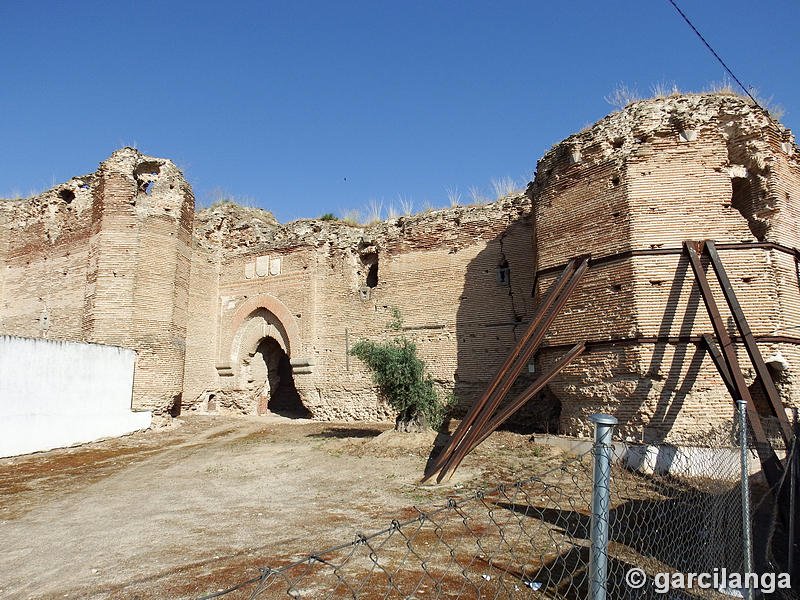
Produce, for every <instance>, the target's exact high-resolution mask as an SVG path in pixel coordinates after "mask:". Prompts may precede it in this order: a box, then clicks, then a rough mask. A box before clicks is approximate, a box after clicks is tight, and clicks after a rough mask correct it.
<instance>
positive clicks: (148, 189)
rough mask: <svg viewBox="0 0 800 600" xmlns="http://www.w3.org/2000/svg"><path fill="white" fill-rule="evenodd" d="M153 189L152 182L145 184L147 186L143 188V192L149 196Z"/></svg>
mask: <svg viewBox="0 0 800 600" xmlns="http://www.w3.org/2000/svg"><path fill="white" fill-rule="evenodd" d="M152 188H153V182H152V181H148V182H147V183H145V184H144V185H143V186H142V191H143V192H144V193H145V194H148V195H149V194H150V192H151V191H152Z"/></svg>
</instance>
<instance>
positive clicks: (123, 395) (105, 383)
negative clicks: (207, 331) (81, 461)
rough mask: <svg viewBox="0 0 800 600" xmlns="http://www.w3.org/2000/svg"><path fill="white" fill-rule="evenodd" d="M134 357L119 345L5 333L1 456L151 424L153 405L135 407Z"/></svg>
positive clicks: (0, 353)
mask: <svg viewBox="0 0 800 600" xmlns="http://www.w3.org/2000/svg"><path fill="white" fill-rule="evenodd" d="M135 361H136V353H135V352H134V351H133V350H128V349H126V348H118V347H116V346H102V345H99V344H81V343H76V342H55V341H50V340H37V339H28V338H19V337H9V336H2V337H0V456H15V455H17V454H25V453H28V452H36V451H39V450H49V449H51V448H59V447H62V446H70V445H72V444H77V443H82V442H90V441H92V440H97V439H100V438H104V437H113V436H117V435H123V434H125V433H130V432H131V431H136V430H137V429H146V428H147V427H149V426H150V417H151V415H150V412H149V411H143V412H133V411H131V392H132V389H133V369H134V364H135Z"/></svg>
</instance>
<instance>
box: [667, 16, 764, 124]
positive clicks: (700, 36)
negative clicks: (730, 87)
mask: <svg viewBox="0 0 800 600" xmlns="http://www.w3.org/2000/svg"><path fill="white" fill-rule="evenodd" d="M667 1H668V2H669V3H670V4H672V6H673V7H674V8H675V10H677V11H678V14H679V15H680V16H681V17H683V20H684V21H686V24H687V25H688V26H689V27H691V28H692V31H694V32H695V34H696V35H697V37H698V38H700V41H701V42H703V44H705V46H706V48H708V50H709V52H711V54H713V55H714V58H716V59H717V60H718V61H719V64H721V65H722V67H723V68H724V69H725V70H726V71H727V72H728V75H730V76H731V77H732V78H733V80H734V81H735V82H736V83H737V84H738V85H739V87H740V88H742V90H743V91H744V93H745V94H747V96H748V97H749V98H750V100H752V101H753V104H755V105H756V106H757V107H758V108H760V109H761V110H762V111H764V112H767V111H766V109H765V108H764V107H763V106H761V104H759V103H758V100H756V99H755V98H754V97H753V95H752V94H751V93H750V90H748V89H747V88H746V87H745V86H744V84H743V83H742V82H741V81H739V78H738V77H736V75H734V74H733V71H731V69H730V67H729V66H728V65H726V64H725V61H724V60H722V58H721V57H720V55H719V54H717V52H716V51H715V50H714V48H712V47H711V44H709V43H708V42H707V41H706V38H704V37H703V34H701V33H700V32H699V31H698V30H697V27H695V26H694V24H693V23H692V22H691V21H690V20H689V17H687V16H686V14H685V13H684V12H683V11H682V10H681V9H680V7H679V6H678V5H677V4H675V0H667Z"/></svg>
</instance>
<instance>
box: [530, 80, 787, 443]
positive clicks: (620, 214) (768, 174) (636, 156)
mask: <svg viewBox="0 0 800 600" xmlns="http://www.w3.org/2000/svg"><path fill="white" fill-rule="evenodd" d="M528 195H529V196H530V198H531V200H532V204H533V217H534V218H533V222H534V238H535V254H536V256H535V267H534V268H535V269H536V281H537V283H536V287H535V293H536V295H537V296H541V294H543V293H544V291H545V290H546V289H547V287H548V285H549V284H550V283H551V282H552V281H553V280H554V279H555V278H556V277H557V276H558V274H559V273H560V271H561V269H562V268H563V265H564V264H565V263H566V262H567V261H568V260H569V259H570V258H572V257H574V256H577V255H580V254H584V253H591V256H592V267H591V269H590V271H589V272H588V274H587V275H586V276H585V278H584V279H583V281H582V282H581V284H580V286H579V288H578V290H577V291H576V292H575V294H574V295H573V296H572V298H570V300H569V302H568V304H567V305H566V307H565V309H564V311H563V313H562V314H561V315H560V316H559V318H558V319H557V320H556V322H555V323H554V324H553V327H552V328H551V330H550V331H549V333H548V336H547V338H546V340H545V342H544V344H543V346H542V348H541V350H540V351H539V353H538V355H537V362H538V363H539V368H546V366H547V365H548V364H550V363H551V362H552V361H553V360H555V358H557V357H558V356H559V355H561V354H562V353H563V352H564V348H566V347H567V346H568V345H569V344H571V343H574V342H576V341H578V340H587V342H588V348H587V352H586V353H585V354H584V355H583V356H582V357H580V358H579V359H578V360H576V361H575V362H573V363H572V364H571V365H570V366H569V367H568V368H567V369H565V370H564V371H563V372H562V373H561V374H560V375H559V377H558V378H557V379H556V380H555V381H554V383H552V384H551V385H550V391H551V392H552V393H553V394H554V395H555V396H556V397H557V398H558V400H559V401H560V402H561V420H560V426H561V431H562V432H563V433H568V434H574V435H584V434H587V433H588V430H589V427H588V424H589V421H588V415H590V414H591V413H594V412H607V413H611V414H614V415H615V416H616V417H618V418H619V420H620V430H621V431H622V432H623V434H624V435H625V436H626V437H628V438H629V439H633V440H637V441H638V440H643V441H657V440H665V439H667V440H672V441H690V440H692V439H696V438H697V437H703V436H707V435H709V434H712V433H714V432H715V431H723V430H725V429H726V427H727V423H729V422H730V420H731V418H732V414H733V404H732V401H731V398H730V395H729V394H728V392H727V390H726V388H725V385H724V384H723V381H722V379H721V378H720V376H719V375H718V373H717V370H716V368H715V367H714V364H713V362H712V361H711V359H710V357H709V356H708V354H707V351H706V349H705V346H704V345H703V344H702V343H699V336H701V335H702V334H704V333H713V329H712V326H711V323H710V320H709V318H708V314H707V312H706V309H705V306H704V305H703V302H702V299H701V297H700V294H699V292H698V288H697V285H696V283H695V278H694V275H693V272H692V270H691V268H690V267H689V263H688V259H687V257H686V255H685V254H683V253H682V242H683V241H684V240H705V239H712V240H715V242H716V244H717V246H718V248H719V254H720V258H721V260H722V263H723V264H724V266H725V268H726V270H727V272H728V275H729V277H730V280H731V282H732V284H733V288H734V290H735V293H736V295H737V296H738V298H739V301H740V303H741V305H742V307H743V310H744V313H745V315H746V317H747V319H748V321H749V323H750V327H751V329H752V331H753V333H754V335H755V338H756V340H757V342H758V345H759V348H760V350H761V353H762V355H763V356H764V358H765V359H767V362H768V364H769V365H770V366H771V368H772V370H773V374H774V379H775V380H776V384H777V386H778V389H779V392H780V395H781V401H782V402H783V404H784V407H786V408H788V407H790V406H800V395H799V394H800V389H798V387H797V386H798V385H800V377H798V375H799V374H800V371H799V369H800V279H799V278H798V265H797V257H796V252H795V251H794V249H795V248H798V247H800V240H798V236H800V233H799V232H798V227H797V226H798V224H799V223H800V214H799V212H800V163H799V162H798V155H797V148H796V146H795V144H794V138H793V137H792V135H791V132H790V131H789V130H787V129H786V128H784V127H783V126H781V125H780V124H779V123H777V122H776V121H775V120H773V119H772V118H771V117H769V116H768V115H767V114H765V113H764V111H762V110H761V109H759V108H757V107H753V106H751V105H750V104H748V103H747V102H746V101H745V100H743V99H741V98H738V97H732V96H722V95H693V96H676V97H670V98H663V99H655V100H647V101H642V102H637V103H634V104H632V105H630V106H628V107H627V108H626V109H625V110H623V111H621V112H618V113H614V114H612V115H610V116H608V117H606V118H605V119H603V120H601V121H599V122H598V123H596V124H595V125H594V126H592V127H591V128H589V129H587V130H585V131H582V132H580V133H577V134H575V135H572V136H570V137H569V138H567V139H566V140H564V141H563V142H561V143H559V144H557V145H555V146H554V147H553V148H552V149H551V150H550V151H549V152H547V153H546V154H545V156H544V157H543V158H542V159H541V160H540V161H539V164H538V168H537V173H536V177H535V180H534V181H533V182H532V183H531V184H530V185H529V187H528ZM712 289H714V290H715V291H714V294H715V297H717V302H718V304H719V305H720V308H721V309H722V311H723V312H722V317H723V319H724V320H725V321H726V324H727V327H728V329H729V331H730V332H731V334H735V333H736V331H735V328H734V325H733V323H732V319H731V317H730V313H729V312H728V311H727V306H726V305H725V302H724V300H723V299H722V296H721V294H720V293H719V289H718V286H716V287H715V281H713V280H712ZM739 358H740V364H741V365H742V368H743V370H744V371H745V376H746V377H747V378H748V380H747V383H748V384H751V383H752V380H753V373H752V369H751V368H750V364H749V362H748V361H747V356H746V354H745V353H744V350H743V349H740V350H739ZM752 387H757V386H751V388H752ZM757 404H758V403H757Z"/></svg>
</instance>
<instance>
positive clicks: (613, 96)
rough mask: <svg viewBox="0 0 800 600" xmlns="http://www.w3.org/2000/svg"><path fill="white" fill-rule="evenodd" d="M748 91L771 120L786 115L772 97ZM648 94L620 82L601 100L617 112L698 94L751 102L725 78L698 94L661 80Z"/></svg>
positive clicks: (711, 83)
mask: <svg viewBox="0 0 800 600" xmlns="http://www.w3.org/2000/svg"><path fill="white" fill-rule="evenodd" d="M748 91H749V93H750V95H751V96H752V97H753V98H755V101H756V102H757V103H758V105H759V106H761V108H763V109H764V110H766V111H767V112H768V113H769V115H770V116H771V117H772V118H773V119H776V120H779V119H781V118H782V117H783V116H784V115H785V114H786V110H785V109H784V107H783V106H781V105H780V104H776V103H775V102H774V101H773V97H772V96H770V97H768V98H765V97H763V96H761V95H760V94H759V92H758V90H757V89H756V88H753V87H751V88H750V89H749V90H748ZM650 94H651V95H650V97H649V98H645V97H644V96H642V95H641V94H640V93H639V90H638V89H637V88H636V87H631V86H628V85H627V84H625V83H622V82H620V83H619V84H617V86H616V87H615V88H614V89H613V90H612V91H611V93H610V94H609V95H608V96H604V97H603V99H604V100H605V101H606V102H608V103H609V104H610V105H611V106H613V107H615V108H617V109H619V110H622V109H624V108H626V107H627V106H630V105H631V104H633V103H634V102H639V101H641V100H648V99H652V98H669V97H672V96H679V95H687V96H693V95H699V94H714V95H717V96H733V97H735V98H742V99H743V100H747V101H748V102H750V103H752V102H753V100H752V99H751V98H750V96H748V95H747V94H745V93H743V92H741V91H740V90H739V89H738V87H737V86H736V85H735V84H734V82H733V81H732V80H731V79H730V78H729V77H727V76H726V77H723V78H722V79H721V80H720V81H712V82H710V83H709V84H708V85H706V86H705V87H704V88H703V89H702V90H701V91H699V92H691V91H683V90H681V89H680V88H679V87H678V85H677V83H675V82H674V81H670V82H668V81H664V80H662V81H658V82H656V83H653V84H651V85H650Z"/></svg>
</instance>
